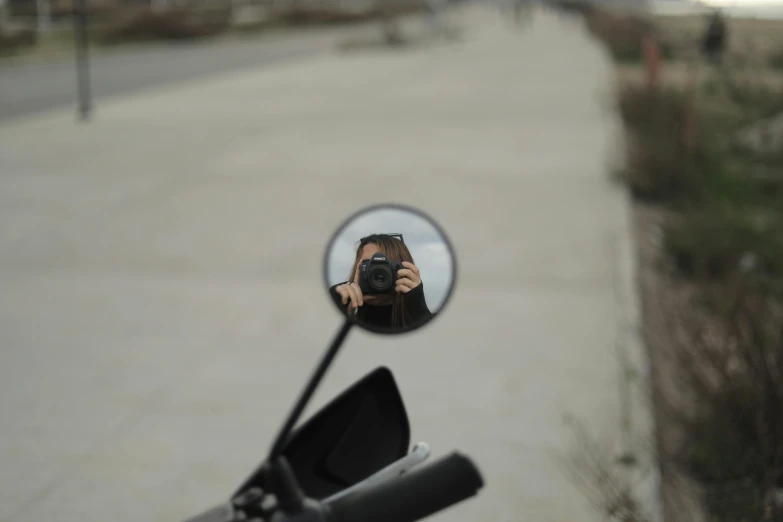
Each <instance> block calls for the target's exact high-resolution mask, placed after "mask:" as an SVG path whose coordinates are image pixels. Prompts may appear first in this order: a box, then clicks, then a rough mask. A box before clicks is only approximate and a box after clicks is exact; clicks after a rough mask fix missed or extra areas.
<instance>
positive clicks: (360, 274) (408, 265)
mask: <svg viewBox="0 0 783 522" xmlns="http://www.w3.org/2000/svg"><path fill="white" fill-rule="evenodd" d="M324 277H325V279H326V285H327V289H328V291H329V296H330V299H331V301H332V302H333V303H334V304H335V306H336V307H337V308H338V310H340V313H342V314H345V315H347V316H348V317H350V318H352V319H353V320H354V321H355V323H356V324H357V325H359V326H361V327H362V328H365V329H367V330H369V331H372V332H376V333H402V332H409V331H411V330H415V329H417V328H419V327H421V326H423V325H425V324H427V323H428V322H430V321H431V320H432V319H433V318H434V317H436V316H437V315H438V313H439V312H440V311H441V310H442V309H443V307H444V306H445V305H446V302H447V301H448V299H449V297H450V296H451V291H452V289H453V288H454V282H455V280H456V262H455V259H454V251H453V249H452V248H451V243H450V242H449V240H448V238H447V237H446V234H445V233H444V232H443V230H442V229H441V228H440V226H438V224H437V223H435V222H434V221H433V220H432V219H431V218H430V217H428V216H427V215H426V214H424V213H423V212H420V211H418V210H415V209H413V208H410V207H406V206H403V205H391V204H389V205H377V206H373V207H369V208H366V209H364V210H361V211H359V212H357V213H356V214H354V215H353V216H351V217H350V218H348V219H347V220H346V221H345V223H343V224H342V225H341V226H340V228H339V229H338V230H337V232H336V233H335V234H334V236H333V237H332V240H331V241H330V242H329V246H328V247H327V249H326V256H325V259H324Z"/></svg>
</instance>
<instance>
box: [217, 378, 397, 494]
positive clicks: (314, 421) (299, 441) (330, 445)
mask: <svg viewBox="0 0 783 522" xmlns="http://www.w3.org/2000/svg"><path fill="white" fill-rule="evenodd" d="M409 445H410V427H409V424H408V415H407V413H406V412H405V405H404V404H403V401H402V397H401V396H400V391H399V389H398V388H397V383H396V382H395V381H394V376H393V375H392V373H391V371H390V370H389V369H388V368H384V367H380V368H376V369H375V370H373V371H372V372H371V373H369V374H367V375H366V376H364V377H363V378H362V379H361V380H360V381H358V382H356V383H355V384H353V385H352V386H351V387H350V388H348V389H347V390H345V391H343V392H342V393H341V394H340V395H338V396H337V397H336V398H335V399H333V400H332V401H331V402H330V403H329V404H327V405H326V406H324V407H323V408H321V409H320V410H319V411H318V412H317V413H316V414H315V415H313V416H312V417H311V418H310V419H309V420H308V421H307V422H305V423H304V424H302V425H301V426H300V427H298V428H297V429H296V430H294V432H293V433H292V434H291V436H290V437H289V439H288V442H287V443H286V447H285V450H284V451H283V456H284V457H285V458H286V460H288V463H289V464H290V465H291V470H292V471H293V472H294V475H295V476H296V479H297V482H298V483H299V486H300V487H301V488H302V491H304V493H305V494H306V495H307V496H308V497H310V498H314V499H317V500H321V499H323V498H326V497H328V496H331V495H333V494H335V493H337V492H339V491H342V490H343V489H345V488H348V487H351V486H353V485H354V484H356V483H358V482H361V481H362V480H364V479H366V478H367V477H369V476H371V475H373V474H374V473H376V472H377V471H379V470H381V469H383V468H385V467H386V466H388V465H389V464H391V463H392V462H395V461H397V460H399V459H401V458H402V457H404V456H405V455H406V454H407V452H408V446H409ZM263 481H264V476H263V472H262V471H261V468H259V469H258V470H256V472H255V473H253V474H252V475H251V476H250V477H249V478H248V479H247V480H246V481H245V483H244V484H242V486H240V488H239V489H238V490H237V492H236V493H235V494H234V495H233V496H232V498H233V497H236V496H238V495H239V494H241V493H243V492H245V491H247V490H248V489H250V488H254V487H257V488H260V489H264V484H263Z"/></svg>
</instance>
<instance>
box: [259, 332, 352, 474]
mask: <svg viewBox="0 0 783 522" xmlns="http://www.w3.org/2000/svg"><path fill="white" fill-rule="evenodd" d="M353 324H354V322H353V320H352V319H351V318H350V317H349V318H346V320H345V322H344V323H343V324H342V326H341V327H340V329H339V330H338V331H337V335H335V336H334V339H332V344H330V345H329V348H327V350H326V352H325V353H324V355H323V356H322V357H321V360H320V361H319V362H318V366H316V368H315V371H314V372H313V375H312V376H311V377H310V380H309V381H308V382H307V384H306V385H305V387H304V389H303V390H302V393H301V394H300V395H299V398H298V399H297V401H296V403H295V404H294V407H293V409H292V410H291V412H290V413H289V414H288V418H287V419H286V421H285V423H284V424H283V427H282V428H281V429H280V432H279V433H278V434H277V437H276V438H275V442H274V444H272V449H271V451H270V452H269V456H268V457H267V462H269V463H273V462H275V461H276V460H277V459H278V458H279V457H280V456H281V455H282V454H283V451H284V450H285V445H286V443H287V442H288V437H289V436H290V435H291V431H292V430H293V429H294V426H296V423H297V421H299V418H300V417H301V416H302V412H304V409H305V407H306V406H307V403H309V402H310V399H311V398H312V396H313V394H314V393H315V390H316V389H317V388H318V385H319V384H320V383H321V381H322V380H323V378H324V375H326V371H327V370H328V369H329V366H331V364H332V361H333V360H334V358H335V356H337V352H339V351H340V347H341V346H342V344H343V342H344V341H345V338H346V337H347V336H348V332H350V330H351V327H352V326H353Z"/></svg>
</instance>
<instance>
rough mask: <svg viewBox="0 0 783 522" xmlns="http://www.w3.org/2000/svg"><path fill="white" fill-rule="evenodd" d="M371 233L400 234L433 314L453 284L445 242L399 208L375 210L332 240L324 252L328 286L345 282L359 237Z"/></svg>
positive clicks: (423, 222)
mask: <svg viewBox="0 0 783 522" xmlns="http://www.w3.org/2000/svg"><path fill="white" fill-rule="evenodd" d="M370 234H402V235H403V238H404V240H405V245H406V246H407V247H408V249H409V250H410V251H411V255H413V261H414V262H415V264H416V267H418V269H419V271H420V272H421V280H422V283H423V284H424V296H425V298H426V299H427V306H428V307H429V309H430V311H432V312H436V311H437V310H439V309H440V308H441V307H442V306H443V302H444V300H445V298H446V295H447V293H448V291H449V288H450V287H451V285H452V282H453V277H454V265H453V260H452V258H451V253H450V252H449V249H448V247H447V246H446V242H445V241H444V240H443V238H442V237H441V235H440V234H439V233H438V231H437V229H436V228H435V227H434V226H433V225H432V224H431V223H430V222H429V221H427V220H426V219H424V218H422V217H421V216H418V215H416V214H412V213H410V212H406V211H404V210H399V209H389V208H384V209H378V210H373V211H371V212H368V213H365V214H362V215H360V216H358V217H357V218H356V219H354V221H353V222H352V223H350V224H349V225H348V226H347V227H345V229H344V230H343V231H342V232H341V233H340V235H339V236H338V237H337V238H336V239H335V241H334V243H333V244H332V245H331V248H330V250H329V252H327V254H326V255H327V260H328V263H329V264H328V270H327V273H328V276H327V277H328V279H329V280H328V284H329V286H330V287H331V286H332V285H335V284H337V283H340V282H342V281H345V280H346V277H347V276H348V274H349V273H350V271H351V267H352V266H353V262H354V259H355V257H356V248H357V246H358V242H359V240H360V239H361V238H363V237H365V236H368V235H370Z"/></svg>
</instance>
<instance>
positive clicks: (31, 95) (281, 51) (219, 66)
mask: <svg viewBox="0 0 783 522" xmlns="http://www.w3.org/2000/svg"><path fill="white" fill-rule="evenodd" d="M365 29H366V27H365ZM356 30H358V28H356V27H352V28H348V29H347V28H341V29H335V28H329V29H312V30H301V31H296V33H293V34H282V35H274V36H268V37H253V38H250V39H248V40H231V41H221V42H216V43H215V42H206V43H198V44H176V45H171V46H166V47H159V48H154V49H143V50H140V49H135V50H130V51H118V52H112V53H109V54H98V55H95V56H93V57H92V59H91V67H92V85H93V89H94V95H95V99H96V100H97V102H98V103H100V101H101V100H103V99H105V98H106V97H109V96H116V95H122V94H130V93H133V92H136V91H139V90H142V89H146V88H150V87H155V86H159V85H163V84H166V83H169V82H176V81H184V80H194V79H196V78H199V77H204V76H208V75H215V74H220V73H223V72H227V71H232V70H237V69H241V68H249V67H265V66H269V65H272V64H275V63H278V62H280V61H284V60H291V59H295V58H300V57H304V56H309V55H313V54H314V53H319V52H324V51H327V50H330V49H331V48H332V46H333V45H334V43H335V41H336V39H337V38H339V37H340V35H341V34H346V33H348V32H351V31H356ZM76 97H77V91H76V72H75V66H74V62H73V60H67V61H59V62H54V63H36V64H25V65H5V66H0V120H2V119H8V118H14V117H18V116H23V115H26V114H31V113H35V112H38V111H43V110H47V109H52V108H56V107H60V106H66V105H74V107H75V106H76Z"/></svg>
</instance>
